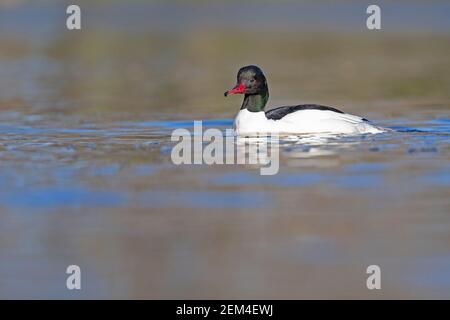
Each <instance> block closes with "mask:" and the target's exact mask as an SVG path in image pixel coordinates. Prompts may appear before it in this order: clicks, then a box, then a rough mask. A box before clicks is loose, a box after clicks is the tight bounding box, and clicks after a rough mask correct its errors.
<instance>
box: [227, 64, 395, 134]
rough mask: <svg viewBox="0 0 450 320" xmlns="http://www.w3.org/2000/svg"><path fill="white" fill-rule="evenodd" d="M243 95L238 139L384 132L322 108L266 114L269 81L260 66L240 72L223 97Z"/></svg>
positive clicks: (301, 107)
mask: <svg viewBox="0 0 450 320" xmlns="http://www.w3.org/2000/svg"><path fill="white" fill-rule="evenodd" d="M231 94H243V95H244V101H243V102H242V106H241V109H240V110H239V112H238V113H237V115H236V117H235V119H234V123H233V129H234V131H235V133H236V134H237V135H258V134H288V135H290V134H319V133H324V134H376V133H381V132H384V131H386V130H384V129H383V128H381V127H378V126H375V125H373V124H372V123H371V122H370V121H369V120H367V119H366V118H362V117H359V116H356V115H352V114H348V113H345V112H343V111H341V110H339V109H336V108H333V107H327V106H323V105H319V104H301V105H294V106H283V107H277V108H272V109H270V110H268V111H264V109H265V107H266V104H267V102H268V100H269V87H268V85H267V79H266V77H265V75H264V73H263V71H262V70H261V68H259V67H258V66H255V65H249V66H245V67H242V68H240V69H239V71H238V74H237V83H236V85H235V86H234V87H233V88H232V89H229V90H227V91H225V93H224V96H225V97H227V96H228V95H231Z"/></svg>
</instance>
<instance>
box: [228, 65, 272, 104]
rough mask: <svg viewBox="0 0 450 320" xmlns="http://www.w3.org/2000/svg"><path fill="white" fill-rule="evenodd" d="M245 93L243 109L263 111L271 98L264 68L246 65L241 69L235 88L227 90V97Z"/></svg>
mask: <svg viewBox="0 0 450 320" xmlns="http://www.w3.org/2000/svg"><path fill="white" fill-rule="evenodd" d="M238 93H240V94H245V99H244V103H243V105H242V108H241V109H244V108H246V109H248V110H249V111H255V112H257V111H262V110H264V107H265V105H266V103H267V100H268V99H269V89H268V87H267V80H266V77H265V76H264V73H263V72H262V70H261V69H260V68H259V67H257V66H246V67H242V68H241V69H239V71H238V74H237V82H236V86H234V88H232V89H230V90H227V91H225V93H224V95H225V97H226V96H228V95H229V94H238Z"/></svg>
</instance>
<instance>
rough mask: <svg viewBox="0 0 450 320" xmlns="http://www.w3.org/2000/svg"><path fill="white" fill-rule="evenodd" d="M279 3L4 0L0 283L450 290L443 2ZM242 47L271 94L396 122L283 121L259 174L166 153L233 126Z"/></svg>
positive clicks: (9, 293) (275, 100) (145, 292)
mask: <svg viewBox="0 0 450 320" xmlns="http://www.w3.org/2000/svg"><path fill="white" fill-rule="evenodd" d="M185 2H186V3H185ZM280 3H282V4H280ZM280 3H278V2H277V4H271V3H269V2H265V1H264V2H262V3H260V4H259V5H258V6H255V5H254V3H253V2H247V1H239V5H236V3H234V2H232V1H222V2H221V1H213V2H211V3H210V2H208V3H206V2H204V1H200V2H198V1H189V2H188V3H187V1H183V4H181V2H179V1H175V2H170V1H155V2H151V3H150V2H146V1H135V2H132V1H127V3H126V4H123V3H122V2H120V1H107V2H104V1H98V2H94V1H80V4H81V5H82V8H83V15H84V18H83V19H84V23H85V24H84V25H83V29H82V31H81V32H68V31H66V30H65V29H64V26H65V21H64V18H65V15H64V12H65V7H64V6H63V7H61V4H60V2H59V1H46V4H45V5H41V4H37V2H36V3H35V1H26V0H23V1H14V0H9V1H8V4H9V5H5V4H4V3H3V2H1V1H0V43H1V46H0V164H1V166H0V297H1V298H25V297H26V298H290V299H292V298H349V297H352V298H355V297H363V298H394V297H401V298H410V297H414V298H430V297H433V298H442V297H446V298H450V272H449V271H448V270H450V269H449V268H450V237H449V232H448V230H449V228H450V216H449V212H450V200H449V198H450V197H449V196H450V193H449V190H450V189H449V186H450V174H449V173H450V161H449V160H450V156H449V155H450V153H449V151H450V150H449V149H450V147H449V145H450V144H449V142H450V120H449V110H450V109H449V105H450V104H449V101H450V95H449V93H450V91H449V90H448V88H449V87H450V72H448V70H449V56H450V38H449V34H448V32H449V30H450V29H449V22H450V19H448V12H449V10H448V8H449V5H448V3H445V2H444V1H433V2H432V3H433V5H429V4H428V3H427V4H421V3H418V2H417V3H415V2H412V3H411V4H408V5H407V6H406V5H405V4H404V3H403V2H398V3H397V2H395V3H394V2H392V1H386V2H383V10H384V11H383V24H384V25H383V30H382V32H370V33H368V32H367V30H366V29H365V25H364V23H363V22H364V21H363V20H362V19H363V17H364V15H365V9H366V3H363V2H362V1H346V2H345V4H341V3H339V4H328V3H327V5H322V4H316V2H314V3H313V2H310V1H308V2H300V1H284V0H282V1H280ZM330 5H331V6H333V9H332V10H331V9H330V7H329V6H330ZM252 10H254V11H252ZM249 11H252V12H254V16H255V17H259V19H247V15H248V12H249ZM360 14H362V15H360ZM62 27H63V29H61V28H62ZM246 64H257V65H260V66H261V67H262V68H263V70H264V71H265V73H266V75H267V76H268V83H269V87H270V92H271V98H270V101H269V105H270V106H278V105H290V104H298V103H320V104H325V105H331V106H335V107H338V108H341V109H342V110H344V111H346V112H349V113H353V114H357V115H361V116H364V117H367V118H369V119H370V120H373V121H374V122H375V123H376V124H377V125H382V126H386V127H389V128H391V129H394V130H395V131H392V132H386V133H383V134H379V135H363V136H320V137H319V136H306V135H303V136H300V137H297V136H291V137H285V138H283V139H282V140H280V141H279V144H278V147H279V151H280V171H279V173H278V174H276V175H274V176H261V175H260V174H259V172H260V171H259V167H258V166H254V165H213V166H207V165H183V166H175V165H173V163H172V161H171V159H170V154H171V150H172V146H173V144H174V143H173V142H171V141H170V134H171V132H172V131H173V130H174V129H176V128H187V129H189V130H192V129H193V120H194V119H206V120H205V121H204V122H203V125H204V127H205V128H213V127H214V128H219V129H220V130H222V132H225V129H226V128H229V127H231V125H232V120H231V118H232V117H233V116H234V115H235V113H236V112H237V110H238V109H239V106H240V103H241V101H240V98H239V97H231V98H229V99H224V98H223V96H222V93H223V91H224V90H225V89H226V88H229V87H230V85H232V84H233V83H234V81H235V78H234V77H235V74H236V71H237V69H238V68H239V67H241V66H242V65H246ZM244 146H245V142H244ZM70 264H77V265H79V266H80V267H81V269H82V277H83V278H82V288H83V290H82V291H81V292H71V291H68V290H66V289H65V281H66V274H65V270H66V267H67V266H68V265H70ZM370 264H377V265H379V266H380V267H381V270H382V291H381V292H369V291H368V290H367V289H366V286H365V284H366V273H365V271H366V267H367V266H368V265H370Z"/></svg>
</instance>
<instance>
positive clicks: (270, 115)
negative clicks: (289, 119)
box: [266, 104, 367, 121]
mask: <svg viewBox="0 0 450 320" xmlns="http://www.w3.org/2000/svg"><path fill="white" fill-rule="evenodd" d="M304 110H321V111H332V112H336V113H339V114H342V115H346V113H344V112H342V111H341V110H338V109H336V108H333V107H327V106H322V105H319V104H301V105H297V106H286V107H278V108H275V109H272V110H269V111H266V117H267V119H271V120H280V119H281V118H283V117H285V116H287V115H288V114H292V113H294V112H297V111H304ZM360 119H361V120H363V121H367V120H366V119H364V118H360Z"/></svg>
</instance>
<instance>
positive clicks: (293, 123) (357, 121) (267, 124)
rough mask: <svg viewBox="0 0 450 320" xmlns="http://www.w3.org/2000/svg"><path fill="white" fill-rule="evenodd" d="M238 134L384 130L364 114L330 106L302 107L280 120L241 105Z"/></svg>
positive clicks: (338, 132)
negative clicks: (325, 108)
mask: <svg viewBox="0 0 450 320" xmlns="http://www.w3.org/2000/svg"><path fill="white" fill-rule="evenodd" d="M234 129H235V131H236V133H237V134H238V135H243V134H255V133H287V134H292V133H297V134H307V133H335V134H341V133H342V134H361V133H380V132H383V131H385V130H383V129H382V128H378V127H376V126H373V125H371V124H370V123H368V122H367V121H364V120H363V119H362V118H361V117H358V116H354V115H351V114H345V113H338V112H334V111H329V110H313V109H312V110H299V111H295V112H292V113H290V114H287V115H286V116H284V117H283V118H281V119H280V120H271V119H267V118H266V114H265V112H264V111H260V112H250V111H248V110H247V109H242V110H240V111H239V113H238V114H237V115H236V118H235V120H234Z"/></svg>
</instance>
